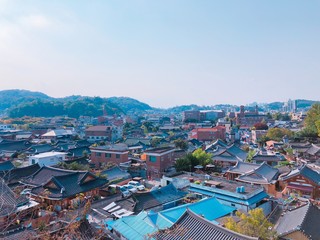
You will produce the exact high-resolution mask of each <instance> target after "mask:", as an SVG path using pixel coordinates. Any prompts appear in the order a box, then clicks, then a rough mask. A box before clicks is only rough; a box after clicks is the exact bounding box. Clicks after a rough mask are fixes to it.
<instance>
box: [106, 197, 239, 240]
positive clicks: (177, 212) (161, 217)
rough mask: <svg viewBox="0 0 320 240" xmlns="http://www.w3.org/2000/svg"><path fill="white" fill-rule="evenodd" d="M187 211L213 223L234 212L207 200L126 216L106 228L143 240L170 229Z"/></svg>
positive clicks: (232, 208)
mask: <svg viewBox="0 0 320 240" xmlns="http://www.w3.org/2000/svg"><path fill="white" fill-rule="evenodd" d="M187 208H188V209H190V210H192V211H193V212H194V213H196V214H199V215H202V216H204V218H206V219H207V220H209V221H213V222H215V221H214V220H215V219H217V218H220V217H223V216H226V215H228V214H230V213H231V212H233V211H234V210H236V208H234V207H229V206H224V205H222V204H221V203H220V202H219V201H218V200H217V199H215V198H209V199H204V200H202V201H199V202H197V203H190V204H185V205H181V206H178V207H175V208H171V209H168V210H164V211H161V212H159V213H156V212H153V211H150V212H148V213H147V212H146V211H142V212H140V213H139V214H138V215H136V216H128V217H123V218H121V219H118V220H116V221H114V222H108V223H107V224H108V227H111V228H113V229H115V230H116V231H117V232H119V233H121V234H122V235H123V236H124V237H125V238H127V239H129V240H130V239H134V240H139V239H141V240H142V239H145V237H146V236H147V235H148V234H152V233H154V232H156V231H158V230H159V229H166V228H169V227H171V226H172V225H173V224H174V223H175V222H176V221H177V220H178V219H179V218H180V217H181V216H182V215H183V214H184V213H185V211H186V210H187Z"/></svg>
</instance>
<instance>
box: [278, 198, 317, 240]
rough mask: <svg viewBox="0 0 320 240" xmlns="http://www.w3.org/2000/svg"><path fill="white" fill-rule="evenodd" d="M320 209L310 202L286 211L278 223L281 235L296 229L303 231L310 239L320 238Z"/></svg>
mask: <svg viewBox="0 0 320 240" xmlns="http://www.w3.org/2000/svg"><path fill="white" fill-rule="evenodd" d="M319 219H320V209H319V208H317V207H315V206H314V205H312V204H310V203H308V204H306V205H304V206H301V207H298V208H296V209H293V210H291V211H288V212H285V213H284V214H283V215H282V216H281V217H280V218H279V220H278V224H276V230H277V232H278V234H279V236H280V237H282V236H286V235H287V234H289V233H291V232H295V231H301V232H302V233H303V234H304V235H305V236H307V237H309V239H320V229H319Z"/></svg>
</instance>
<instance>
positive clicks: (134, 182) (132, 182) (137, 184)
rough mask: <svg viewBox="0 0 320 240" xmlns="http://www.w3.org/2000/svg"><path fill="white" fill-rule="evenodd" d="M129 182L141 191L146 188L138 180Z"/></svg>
mask: <svg viewBox="0 0 320 240" xmlns="http://www.w3.org/2000/svg"><path fill="white" fill-rule="evenodd" d="M128 184H129V185H131V186H133V187H135V188H136V189H138V190H139V191H143V190H145V189H146V188H145V187H144V186H143V185H142V184H140V183H139V182H137V181H130V182H128Z"/></svg>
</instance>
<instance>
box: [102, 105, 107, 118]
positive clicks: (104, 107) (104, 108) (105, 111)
mask: <svg viewBox="0 0 320 240" xmlns="http://www.w3.org/2000/svg"><path fill="white" fill-rule="evenodd" d="M102 112H103V116H107V115H108V113H107V110H106V106H105V105H103V107H102Z"/></svg>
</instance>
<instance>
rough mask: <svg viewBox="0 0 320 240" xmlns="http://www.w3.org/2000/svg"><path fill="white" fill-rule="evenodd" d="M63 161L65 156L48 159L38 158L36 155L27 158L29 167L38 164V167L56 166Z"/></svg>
mask: <svg viewBox="0 0 320 240" xmlns="http://www.w3.org/2000/svg"><path fill="white" fill-rule="evenodd" d="M63 161H65V154H57V155H54V156H48V157H39V156H38V155H35V156H30V157H29V165H32V164H36V163H38V164H39V165H40V167H42V166H53V165H57V164H58V163H59V162H63Z"/></svg>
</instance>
